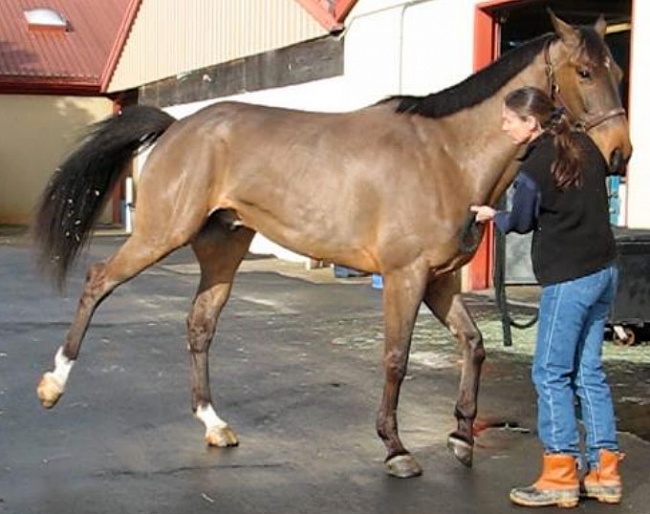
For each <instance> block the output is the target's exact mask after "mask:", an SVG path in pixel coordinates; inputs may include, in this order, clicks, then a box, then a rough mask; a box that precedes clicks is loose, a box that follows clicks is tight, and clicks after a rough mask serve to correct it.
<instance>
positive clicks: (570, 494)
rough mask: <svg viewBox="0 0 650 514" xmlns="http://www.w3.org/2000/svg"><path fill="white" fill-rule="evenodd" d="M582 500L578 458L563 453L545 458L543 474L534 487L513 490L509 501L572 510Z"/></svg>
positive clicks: (530, 505) (552, 454) (525, 505)
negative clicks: (577, 464)
mask: <svg viewBox="0 0 650 514" xmlns="http://www.w3.org/2000/svg"><path fill="white" fill-rule="evenodd" d="M579 498H580V483H579V481H578V470H577V467H576V458H575V457H574V456H573V455H565V454H561V453H547V454H545V455H544V462H543V466H542V474H541V476H540V477H539V478H538V479H537V482H535V483H534V484H533V485H530V486H527V487H515V488H514V489H513V490H512V491H510V500H512V501H513V502H514V503H516V504H517V505H523V506H524V507H547V506H551V505H557V506H558V507H562V508H570V507H575V506H576V505H578V500H579Z"/></svg>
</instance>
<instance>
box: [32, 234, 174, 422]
mask: <svg viewBox="0 0 650 514" xmlns="http://www.w3.org/2000/svg"><path fill="white" fill-rule="evenodd" d="M153 241H155V243H154V242H153ZM184 242H185V241H183V240H179V239H170V238H157V239H154V238H146V239H145V238H142V237H138V236H136V235H134V236H132V237H130V238H129V239H128V240H127V241H126V242H125V243H124V244H123V245H122V246H121V247H120V248H119V249H118V250H117V252H116V253H115V254H114V255H113V256H112V257H111V258H110V259H108V261H106V262H101V263H96V264H93V265H92V266H90V268H89V270H88V274H87V276H86V282H85V286H84V289H83V293H82V294H81V297H80V298H79V303H78V305H77V310H76V313H75V316H74V319H73V321H72V324H71V326H70V329H69V331H68V333H67V335H66V338H65V342H64V344H63V345H62V346H61V347H60V348H59V350H58V351H57V353H56V357H55V359H54V370H53V371H50V372H47V373H45V374H44V375H43V377H42V378H41V381H40V382H39V384H38V387H37V394H38V398H39V400H40V401H41V404H42V405H43V407H46V408H48V409H49V408H51V407H53V406H54V405H55V404H56V402H57V401H58V400H59V398H60V397H61V395H62V394H63V392H64V391H65V386H66V382H67V380H68V376H69V374H70V370H71V369H72V366H73V364H74V362H75V361H76V359H77V357H78V355H79V350H80V348H81V343H82V341H83V337H84V335H85V333H86V330H87V328H88V325H89V323H90V320H91V318H92V315H93V313H94V312H95V309H96V308H97V307H98V306H99V304H100V303H101V302H102V301H103V300H104V299H105V298H106V297H107V296H108V295H109V294H110V293H111V292H112V291H113V290H114V289H115V288H116V287H117V286H119V285H120V284H122V283H123V282H126V281H127V280H129V279H131V278H133V277H135V276H136V275H137V274H138V273H140V272H141V271H143V270H144V269H146V268H148V267H149V266H151V265H152V264H154V263H155V262H157V261H158V260H160V259H161V258H162V257H164V256H165V255H167V254H168V253H170V252H171V251H173V250H175V249H176V248H178V247H179V246H181V245H182V244H183V243H184Z"/></svg>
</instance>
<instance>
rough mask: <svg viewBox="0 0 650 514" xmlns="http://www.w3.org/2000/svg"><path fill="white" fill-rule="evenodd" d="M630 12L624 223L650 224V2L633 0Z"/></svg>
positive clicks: (647, 226) (635, 225) (647, 225)
mask: <svg viewBox="0 0 650 514" xmlns="http://www.w3.org/2000/svg"><path fill="white" fill-rule="evenodd" d="M632 16H633V20H632V53H631V61H630V69H631V72H630V104H629V108H630V135H631V138H632V145H633V146H634V153H633V155H632V159H631V160H630V164H629V168H628V174H627V187H626V189H625V192H626V199H625V204H624V206H623V208H624V209H626V213H627V219H626V221H627V223H626V224H627V226H629V227H631V228H650V209H648V198H649V197H650V144H648V143H649V142H650V94H649V93H648V84H650V67H648V63H649V62H650V2H647V1H646V0H634V2H633V4H632Z"/></svg>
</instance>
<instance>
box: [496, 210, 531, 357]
mask: <svg viewBox="0 0 650 514" xmlns="http://www.w3.org/2000/svg"><path fill="white" fill-rule="evenodd" d="M503 202H505V200H504V199H502V200H501V201H500V202H499V204H500V205H501V204H502V203H503ZM495 232H496V237H495V244H494V268H493V271H492V273H493V275H492V281H493V283H494V299H495V302H496V304H497V308H498V309H499V313H500V315H501V328H502V330H503V345H504V346H512V330H511V327H515V328H517V329H520V330H524V329H527V328H530V327H532V326H533V325H534V324H535V323H537V320H538V319H539V309H537V310H536V311H535V314H533V316H532V318H531V319H529V320H527V321H524V322H520V321H516V320H514V319H513V318H512V316H511V315H510V311H509V306H508V298H507V295H506V236H505V234H502V233H500V232H499V231H498V230H496V231H495Z"/></svg>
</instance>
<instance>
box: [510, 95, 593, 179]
mask: <svg viewBox="0 0 650 514" xmlns="http://www.w3.org/2000/svg"><path fill="white" fill-rule="evenodd" d="M505 106H506V107H507V108H508V109H510V110H511V111H513V112H514V113H516V114H517V115H518V116H520V117H521V118H522V119H523V118H525V117H526V116H532V117H534V118H535V119H536V120H537V121H538V122H539V124H540V127H541V128H542V130H544V131H545V132H547V133H549V134H551V135H552V136H553V141H554V143H555V148H556V149H557V157H556V159H555V161H554V162H553V165H552V167H551V174H552V175H553V179H554V181H555V185H556V186H557V187H558V188H559V189H561V190H564V189H567V188H569V187H572V186H575V187H581V186H582V168H581V166H580V161H581V159H582V158H583V156H584V151H583V149H582V146H580V144H579V143H578V140H577V139H576V138H575V137H574V132H573V128H572V127H571V123H570V122H569V118H568V116H567V114H566V111H565V109H564V108H563V107H555V105H554V103H553V100H551V98H550V97H549V96H548V95H547V94H546V93H545V92H544V91H542V90H541V89H538V88H535V87H522V88H520V89H515V90H514V91H511V92H510V93H508V95H507V96H506V98H505Z"/></svg>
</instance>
